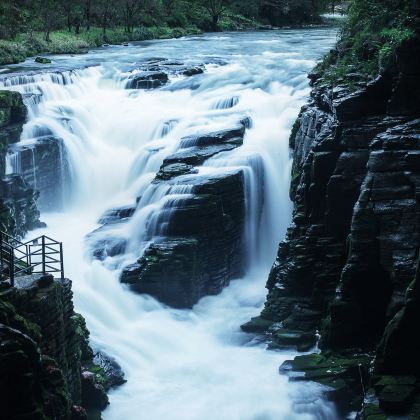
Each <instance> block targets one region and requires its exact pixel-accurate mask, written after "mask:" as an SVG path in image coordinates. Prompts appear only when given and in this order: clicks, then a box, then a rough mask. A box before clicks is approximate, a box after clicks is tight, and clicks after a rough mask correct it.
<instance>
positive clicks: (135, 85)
mask: <svg viewBox="0 0 420 420" xmlns="http://www.w3.org/2000/svg"><path fill="white" fill-rule="evenodd" d="M168 81H169V77H168V75H167V74H166V73H163V72H160V71H157V72H148V73H146V74H144V73H140V74H139V75H137V74H136V75H134V76H132V77H131V78H130V79H129V80H128V82H127V84H126V89H146V90H148V89H156V88H159V87H161V86H163V85H165V84H166V83H168Z"/></svg>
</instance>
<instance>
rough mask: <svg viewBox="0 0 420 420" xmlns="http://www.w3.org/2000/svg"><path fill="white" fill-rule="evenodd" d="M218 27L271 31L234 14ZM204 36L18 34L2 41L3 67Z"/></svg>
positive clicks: (156, 30)
mask: <svg viewBox="0 0 420 420" xmlns="http://www.w3.org/2000/svg"><path fill="white" fill-rule="evenodd" d="M219 26H220V30H221V31H243V30H258V29H267V28H269V27H268V26H267V25H264V24H262V23H260V22H258V21H256V20H253V19H248V18H246V17H244V16H241V15H237V14H233V13H231V14H227V15H226V16H224V17H223V18H222V19H221V21H220V25H219ZM201 33H203V30H202V29H200V28H199V27H197V26H196V25H194V24H191V25H188V26H185V27H169V26H167V25H158V26H150V27H139V28H136V29H134V31H133V32H132V33H127V32H126V31H125V30H124V28H122V27H117V28H114V29H107V30H106V31H105V32H104V31H103V29H102V28H98V27H93V28H91V29H90V30H89V31H82V32H80V33H79V34H75V33H74V32H69V31H66V30H61V31H54V32H52V33H51V34H50V40H49V41H46V40H45V34H44V33H42V32H34V33H31V34H29V33H25V34H19V35H18V36H17V37H16V38H15V39H14V40H12V41H9V40H2V39H0V65H7V64H16V63H20V62H22V61H25V60H26V59H27V58H28V57H33V56H36V55H40V54H42V55H43V54H83V53H87V52H88V51H89V50H90V49H91V48H97V47H101V46H102V45H104V44H111V45H117V44H124V43H127V42H133V41H146V40H152V39H171V38H181V37H183V36H187V35H199V34H201Z"/></svg>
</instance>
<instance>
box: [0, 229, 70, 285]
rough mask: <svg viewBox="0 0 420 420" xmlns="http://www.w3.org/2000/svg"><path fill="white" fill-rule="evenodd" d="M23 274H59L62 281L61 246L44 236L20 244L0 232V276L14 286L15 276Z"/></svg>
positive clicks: (59, 243)
mask: <svg viewBox="0 0 420 420" xmlns="http://www.w3.org/2000/svg"><path fill="white" fill-rule="evenodd" d="M24 273H26V274H47V273H61V278H62V279H63V278H64V261H63V244H62V243H61V242H58V241H56V240H55V239H52V238H50V237H49V236H46V235H42V236H39V237H38V238H35V239H31V240H30V241H27V242H21V241H19V240H18V239H16V238H14V237H13V236H10V235H9V234H7V233H5V232H2V231H0V276H1V277H3V278H6V279H7V278H9V279H10V283H11V285H12V286H14V283H15V278H16V277H17V275H19V274H24Z"/></svg>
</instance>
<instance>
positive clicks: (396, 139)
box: [243, 40, 420, 419]
mask: <svg viewBox="0 0 420 420" xmlns="http://www.w3.org/2000/svg"><path fill="white" fill-rule="evenodd" d="M419 45H420V44H419V42H418V40H416V41H415V42H414V43H413V42H411V41H410V42H407V43H406V44H404V45H403V46H402V47H401V48H400V49H399V50H398V51H397V61H396V62H397V65H396V68H395V69H390V70H389V71H387V72H384V73H383V74H382V75H381V76H379V77H378V78H377V79H376V80H373V81H371V82H369V83H366V82H360V83H359V84H358V85H357V86H358V88H357V90H356V91H350V90H349V89H348V88H347V87H335V88H334V89H331V88H330V87H328V86H327V85H326V84H324V81H323V79H322V78H320V75H316V74H312V75H311V79H312V83H313V90H312V93H311V100H310V102H309V104H308V105H307V106H305V107H304V108H303V109H302V112H301V114H300V116H299V118H298V120H297V122H296V124H295V126H294V128H293V132H292V135H291V142H290V144H291V147H292V148H293V150H294V163H293V172H292V183H291V190H290V192H291V198H292V200H293V201H294V213H293V223H292V225H291V227H290V228H289V230H288V233H287V237H286V240H285V241H284V242H283V243H281V244H280V247H279V251H278V256H277V259H276V262H275V263H274V266H273V268H272V270H271V273H270V276H269V279H268V282H267V288H268V290H269V293H268V297H267V302H266V304H265V308H264V310H263V312H262V313H261V316H260V317H258V318H255V319H253V320H251V321H250V322H249V323H247V324H245V325H244V326H243V329H244V330H245V331H249V332H262V331H265V332H267V334H268V337H269V340H270V341H271V343H270V346H271V347H274V348H279V347H280V348H281V347H285V346H286V347H287V346H290V345H294V346H295V347H297V348H298V350H308V349H309V348H310V346H311V345H314V344H315V343H316V341H317V339H318V333H320V342H319V345H320V347H321V348H322V349H323V351H324V353H323V354H324V356H328V353H326V352H327V351H331V350H333V351H334V352H335V354H336V355H341V357H343V358H344V359H345V362H340V363H341V365H343V366H344V365H346V366H347V365H348V363H349V360H348V359H351V358H353V357H354V355H355V354H358V352H360V351H363V352H364V354H368V355H370V359H373V357H374V356H375V355H376V365H375V366H376V367H375V370H373V371H372V369H369V370H368V373H369V374H368V375H367V377H366V378H363V382H364V386H365V387H366V389H369V395H370V397H369V398H370V399H369V401H371V402H372V401H373V402H374V403H372V404H370V405H369V404H368V405H369V407H368V409H367V410H366V411H364V413H362V414H361V416H362V417H361V418H366V419H367V418H385V417H370V416H375V415H385V414H384V413H385V412H392V414H395V413H397V414H409V413H410V412H411V413H413V412H414V411H415V408H413V407H415V406H416V404H417V403H415V401H416V398H417V397H416V395H418V389H419V388H418V374H419V372H418V360H417V357H416V356H415V355H414V349H411V347H412V346H413V345H414V342H413V340H415V338H413V334H415V333H414V330H411V327H413V322H415V321H414V318H415V317H416V315H415V313H414V312H415V311H416V310H417V309H414V307H415V305H413V300H414V301H418V300H415V299H416V298H415V296H417V294H416V287H415V284H416V283H414V285H413V286H411V287H410V288H409V292H407V288H408V287H409V285H410V284H412V282H413V279H414V278H415V272H416V264H417V259H418V256H419V248H420V195H419V191H420V160H419V159H420V137H419V133H420V119H419V117H420V112H419V103H420V94H419V93H420V90H419V88H420V70H419V66H418V57H419V55H420V47H419ZM413 310H414V312H412V311H413ZM409 331H410V332H411V337H410V338H409V336H408V335H409V334H410V333H409ZM400 339H401V340H402V341H403V340H405V341H404V342H405V344H404V346H403V347H402V348H403V349H404V350H399V348H400V347H399V346H398V344H397V341H399V340H400ZM410 339H411V341H410ZM379 343H380V345H379V347H378V348H377V345H378V344H379ZM397 348H398V349H397ZM328 360H329V361H328ZM322 364H323V366H321V368H322V369H324V368H326V370H324V373H322V371H321V370H320V371H319V372H317V375H318V376H319V377H322V378H323V379H322V380H320V379H319V378H315V377H314V378H312V379H315V380H317V381H318V382H321V383H323V382H328V381H330V380H332V379H333V377H334V374H333V373H331V377H328V375H327V374H326V372H327V371H328V370H330V372H333V370H331V368H332V367H334V364H335V365H337V362H336V361H334V363H333V362H331V359H330V358H328V357H325V358H324V359H323V360H322ZM291 366H292V370H293V364H291ZM310 369H313V368H312V367H311V368H310ZM296 370H297V369H296ZM302 370H304V371H306V370H307V369H306V368H305V369H302ZM378 375H379V376H378ZM384 375H385V379H383V378H384ZM386 375H391V378H389V377H387V376H386ZM396 375H400V376H401V375H414V379H412V378H411V379H410V378H408V379H407V378H405V379H404V378H402V377H397V376H396ZM306 376H308V377H309V376H310V375H306ZM315 376H316V375H315ZM416 377H417V379H416ZM346 378H347V379H345V381H346V383H347V384H348V387H349V389H351V388H352V385H351V382H352V381H354V378H353V379H351V376H347V375H346ZM381 378H382V379H381ZM359 382H360V381H359ZM378 383H379V385H378ZM391 385H392V386H391ZM398 387H399V388H398ZM353 389H354V395H356V394H358V395H359V402H358V407H356V409H360V406H361V404H362V401H363V398H360V387H358V386H356V387H354V386H353ZM392 390H394V391H398V392H396V394H398V396H397V395H396V394H395V395H393V392H392ZM399 391H400V392H399ZM366 396H367V395H366ZM392 399H395V403H393V402H392ZM365 401H366V400H365ZM378 404H379V405H378ZM413 404H414V405H413ZM356 406H357V404H356ZM347 408H349V407H348V406H347ZM352 409H354V405H353V408H352ZM382 410H384V411H382ZM413 410H414V411H413ZM381 413H382V414H381ZM363 416H364V417H363Z"/></svg>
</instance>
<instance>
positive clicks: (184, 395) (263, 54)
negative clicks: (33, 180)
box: [5, 28, 337, 420]
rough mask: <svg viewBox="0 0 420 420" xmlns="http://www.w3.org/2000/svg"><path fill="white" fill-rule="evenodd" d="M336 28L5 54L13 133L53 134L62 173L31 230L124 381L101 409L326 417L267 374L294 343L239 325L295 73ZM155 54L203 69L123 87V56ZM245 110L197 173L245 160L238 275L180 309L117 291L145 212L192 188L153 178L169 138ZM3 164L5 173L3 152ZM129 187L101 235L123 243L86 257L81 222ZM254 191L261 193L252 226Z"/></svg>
mask: <svg viewBox="0 0 420 420" xmlns="http://www.w3.org/2000/svg"><path fill="white" fill-rule="evenodd" d="M335 38H336V30H335V29H325V28H324V29H302V30H281V31H267V32H243V33H220V34H205V35H203V36H196V37H186V38H181V39H172V40H159V41H147V42H141V43H135V44H130V45H128V46H108V47H103V48H99V49H96V50H92V51H91V52H90V53H89V54H85V55H79V56H53V57H51V58H52V59H53V62H52V64H51V65H46V66H45V65H44V66H42V65H37V64H35V63H33V61H32V60H27V61H26V62H25V63H23V64H20V65H15V66H11V67H10V71H13V72H17V73H18V74H19V75H20V76H14V77H11V78H10V79H9V82H7V81H6V82H5V83H6V85H7V84H8V86H6V87H8V88H10V89H16V90H19V91H21V92H24V93H36V96H30V95H28V97H27V99H26V104H27V106H28V107H29V118H28V122H27V123H26V124H25V126H24V131H23V134H22V139H21V141H22V142H27V143H28V144H30V143H31V142H33V141H34V138H37V137H38V136H40V135H42V134H45V132H48V133H52V134H53V135H55V136H57V137H59V138H62V139H63V140H64V147H65V149H66V159H67V160H68V167H69V171H70V175H71V183H70V185H69V186H68V188H67V189H66V192H65V194H63V196H62V202H61V203H60V205H59V206H57V208H56V209H50V210H52V211H49V212H43V213H42V215H41V216H42V220H43V221H45V222H46V223H47V225H48V227H47V228H46V229H40V230H37V231H35V232H31V233H30V235H29V237H31V236H37V235H39V234H44V233H46V234H47V235H49V236H52V237H53V238H56V239H58V240H60V241H63V244H64V252H65V269H66V276H67V277H69V278H71V279H72V280H73V290H74V298H75V307H76V310H77V311H79V312H80V313H82V314H83V316H85V318H86V320H87V325H88V328H89V330H90V331H91V342H92V345H93V346H94V347H96V348H100V349H102V350H104V351H106V352H107V353H108V354H110V355H112V356H113V357H115V358H116V360H117V361H118V362H119V363H120V364H121V366H122V368H123V370H124V371H125V373H126V379H127V383H126V384H125V385H124V386H122V387H120V388H118V389H116V390H114V391H112V392H111V394H110V402H111V404H110V406H109V408H108V409H107V410H106V411H105V412H104V413H103V417H104V419H107V420H108V419H109V420H111V419H112V420H122V419H124V420H137V419H144V420H158V419H159V420H161V419H168V420H225V419H226V420H274V419H281V420H293V419H335V418H337V417H336V414H335V411H334V407H333V406H332V405H331V404H330V403H327V402H326V401H324V400H323V399H322V398H321V397H320V396H321V389H320V388H319V387H318V386H317V385H314V384H308V383H305V384H303V383H299V382H288V378H287V377H284V376H281V375H279V373H278V368H279V366H280V364H281V363H282V362H283V361H284V360H286V359H288V358H290V357H292V356H293V352H292V351H284V352H279V351H267V350H266V348H265V347H266V346H265V344H264V343H263V342H261V341H260V340H259V339H258V337H255V336H252V335H249V334H245V333H243V332H241V330H240V325H241V324H243V323H245V322H246V321H248V320H249V319H250V318H251V317H252V316H256V315H258V313H259V312H260V310H261V308H262V306H263V303H264V299H265V295H266V289H265V287H264V286H265V282H266V279H267V276H268V272H269V270H270V266H271V264H272V262H273V261H274V259H275V254H276V251H277V245H278V243H279V241H280V240H281V239H282V238H283V237H284V235H285V232H286V229H287V226H288V225H289V223H290V221H291V211H292V204H291V202H290V200H289V197H288V190H289V183H290V168H291V155H290V150H289V145H288V138H289V134H290V130H291V127H292V125H293V122H294V120H295V119H296V117H297V115H298V113H299V110H300V107H301V106H302V105H303V104H304V103H305V101H306V100H307V97H308V94H309V87H308V80H307V73H308V72H309V71H310V70H311V68H312V67H313V66H314V65H315V63H316V61H317V60H318V59H319V58H320V57H321V56H322V55H323V54H324V53H326V52H327V51H328V50H329V49H330V48H331V46H332V45H333V43H334V41H335ZM162 58H163V59H167V60H177V61H180V62H182V63H184V64H185V65H187V66H188V65H189V66H196V65H203V64H204V65H205V72H204V73H203V74H197V75H194V76H192V77H185V76H180V75H172V76H170V82H169V84H168V85H166V86H163V87H161V88H159V89H155V90H147V91H138V90H130V89H124V86H125V83H126V80H127V78H128V77H129V75H130V71H132V70H133V68H135V67H136V63H144V62H148V61H151V60H156V62H159V59H162ZM40 69H42V70H43V71H44V72H45V70H48V69H51V70H54V71H55V73H54V76H51V75H50V74H45V73H43V74H41V75H39V74H38V73H39V71H40ZM74 69H77V70H74ZM33 73H34V74H35V75H33ZM10 84H13V85H12V86H10ZM34 98H37V99H36V100H35V99H34ZM232 98H234V99H233V102H232V101H231V99H232ZM229 101H230V102H229ZM229 103H230V105H229ZM231 105H233V106H231ZM244 116H247V117H249V118H250V119H251V120H252V125H251V127H250V128H249V129H247V131H246V134H245V139H244V144H243V146H241V147H239V148H237V149H235V150H232V151H231V152H225V153H221V154H219V155H217V156H215V157H214V158H212V159H210V160H209V161H207V162H206V163H205V164H204V166H203V167H201V168H200V173H204V174H206V173H214V172H220V171H227V170H231V169H232V168H244V173H245V174H246V180H247V189H246V191H247V196H246V203H247V205H246V209H247V223H246V230H247V232H246V240H247V250H246V255H247V258H246V259H247V267H248V270H247V274H246V275H245V277H244V278H242V279H237V280H233V281H232V282H231V283H230V286H228V287H227V288H225V289H224V290H223V291H222V293H220V294H219V295H217V296H210V297H205V298H203V299H201V300H200V301H199V302H198V303H197V304H196V305H195V306H194V308H193V309H192V310H175V309H171V308H169V307H166V306H164V305H162V304H160V303H159V302H158V301H156V300H155V299H153V298H151V297H149V296H144V295H138V294H134V293H133V292H131V291H129V290H128V289H127V288H125V287H124V286H122V285H121V284H120V283H119V280H118V277H119V274H120V272H121V269H122V267H124V266H125V265H126V264H128V263H130V262H132V261H133V258H135V257H138V256H139V255H138V253H139V252H140V251H139V249H144V244H145V243H146V242H147V243H149V242H150V241H153V235H152V238H151V239H150V238H147V240H146V238H145V233H144V231H145V230H147V226H148V223H149V222H150V220H151V218H152V217H153V215H155V214H156V212H159V211H160V210H161V209H162V206H164V205H165V203H167V202H168V201H167V198H168V195H171V194H187V193H188V194H191V191H169V192H168V191H156V190H154V189H153V188H154V187H153V186H152V184H151V181H152V180H153V178H154V176H155V174H156V173H157V171H158V170H159V167H160V165H161V163H162V161H163V159H164V158H165V156H168V155H169V154H171V153H173V152H174V151H176V150H177V149H178V148H179V141H180V139H181V138H182V137H185V136H187V135H192V134H195V133H199V132H205V131H208V130H216V129H221V128H223V127H227V126H231V125H232V124H234V123H235V122H236V121H238V119H240V118H243V117H244ZM256 163H257V164H256ZM9 167H11V169H9V170H10V171H13V170H15V171H16V170H18V168H17V167H15V168H13V161H12V160H10V162H9ZM256 167H258V168H259V169H258V170H256V169H255V168H256ZM139 196H142V199H141V200H140V201H139V204H138V206H137V210H136V213H135V214H134V216H133V217H132V218H131V219H130V220H129V221H126V222H124V223H120V224H118V225H116V226H114V227H112V229H110V230H106V231H105V233H103V234H104V235H105V237H106V236H107V235H119V236H120V237H124V238H125V239H126V240H127V241H128V243H129V246H128V247H127V251H126V253H125V254H124V255H119V256H117V257H114V258H107V259H106V260H105V261H98V260H95V259H92V256H91V252H90V250H89V242H87V241H86V235H87V234H89V233H90V232H92V231H93V230H95V229H96V228H98V226H99V225H98V223H97V221H98V218H99V217H100V216H101V214H102V213H103V212H104V211H106V210H107V209H110V208H113V207H116V206H121V205H130V204H132V203H133V202H134V203H135V202H136V198H137V197H139ZM144 197H147V199H145V198H144ZM261 197H262V198H261ZM257 199H261V201H262V202H263V203H264V205H263V209H262V214H261V219H260V220H259V222H258V223H257V222H255V220H257V219H258V217H256V215H255V213H257V212H258V209H257V210H256V209H254V207H255V206H254V204H255V202H256V200H257ZM136 252H137V253H136Z"/></svg>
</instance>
